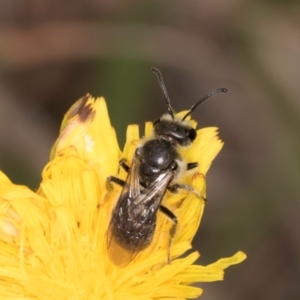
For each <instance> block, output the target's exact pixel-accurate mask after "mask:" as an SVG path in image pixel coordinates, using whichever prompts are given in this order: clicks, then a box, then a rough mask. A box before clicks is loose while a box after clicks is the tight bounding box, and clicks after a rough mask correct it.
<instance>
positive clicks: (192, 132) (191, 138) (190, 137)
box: [187, 128, 197, 141]
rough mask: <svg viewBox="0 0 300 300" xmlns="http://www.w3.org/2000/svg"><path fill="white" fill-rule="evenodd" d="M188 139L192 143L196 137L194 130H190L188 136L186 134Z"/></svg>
mask: <svg viewBox="0 0 300 300" xmlns="http://www.w3.org/2000/svg"><path fill="white" fill-rule="evenodd" d="M187 136H188V138H189V139H190V140H191V141H194V140H195V138H196V136H197V131H196V130H195V129H194V128H191V129H190V130H189V131H188V134H187Z"/></svg>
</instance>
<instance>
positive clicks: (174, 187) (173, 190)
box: [168, 183, 207, 202]
mask: <svg viewBox="0 0 300 300" xmlns="http://www.w3.org/2000/svg"><path fill="white" fill-rule="evenodd" d="M180 189H181V190H185V191H188V192H192V193H194V194H195V195H196V196H197V197H198V198H200V199H203V201H204V202H206V201H207V199H206V198H204V197H203V196H201V195H200V194H199V192H198V191H197V190H195V189H194V188H193V187H192V186H190V185H187V184H180V183H175V184H173V185H172V186H169V187H168V190H169V191H170V192H171V193H174V194H177V193H178V190H180Z"/></svg>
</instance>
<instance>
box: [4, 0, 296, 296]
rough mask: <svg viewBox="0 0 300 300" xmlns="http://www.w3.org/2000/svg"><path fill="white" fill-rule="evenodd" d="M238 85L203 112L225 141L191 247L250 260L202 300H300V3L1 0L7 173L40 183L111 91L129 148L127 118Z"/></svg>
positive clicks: (208, 288)
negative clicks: (70, 126) (60, 145)
mask: <svg viewBox="0 0 300 300" xmlns="http://www.w3.org/2000/svg"><path fill="white" fill-rule="evenodd" d="M152 66H155V67H158V68H159V69H160V70H161V71H162V73H163V75H164V79H165V83H166V86H167V88H168V92H169V95H170V98H171V100H172V103H173V106H174V107H175V108H176V109H177V110H179V111H180V110H183V109H187V108H189V107H190V106H191V105H192V104H193V103H194V102H195V101H196V100H198V99H200V98H201V97H203V96H204V95H206V94H207V93H208V92H210V91H212V90H213V89H215V88H218V87H226V88H228V93H226V94H222V95H218V96H217V97H215V98H214V99H211V100H209V101H208V102H206V103H205V104H203V105H202V106H201V107H200V108H199V109H198V110H197V111H195V113H194V114H193V117H194V118H195V119H196V120H198V122H199V126H200V127H205V126H217V127H219V128H220V136H221V138H222V139H223V140H224V141H225V147H224V148H223V150H222V151H221V153H220V155H219V156H218V157H217V159H216V160H215V161H214V163H213V166H212V168H211V169H210V171H209V174H208V199H209V201H208V203H207V206H206V212H205V214H204V218H203V220H202V225H201V227H200V230H199V233H198V235H197V237H196V238H195V240H194V247H195V248H196V249H198V250H199V251H200V252H201V258H200V260H199V263H201V264H203V265H205V264H209V263H211V262H213V261H215V260H216V259H218V258H220V257H226V256H230V255H232V254H234V253H235V252H236V251H237V250H243V251H244V252H246V253H247V255H248V259H247V260H246V261H245V262H243V263H242V264H240V265H237V266H234V267H231V268H229V269H228V270H227V271H226V274H225V280H224V281H222V282H216V283H209V284H201V285H200V286H201V287H203V288H204V294H203V296H202V297H201V299H204V300H205V299H209V300H215V299H230V300H240V299H243V300H248V299H249V300H250V299H251V300H253V299H264V300H269V299H270V300H271V299H272V300H277V299H288V300H289V299H300V284H299V280H300V268H299V265H300V255H299V252H300V235H299V231H298V230H299V229H300V222H299V219H300V218H299V217H300V207H299V203H300V201H299V197H300V187H299V186H300V183H299V178H300V139H299V132H300V118H299V112H300V101H299V95H300V3H299V1H292V0H289V1H282V0H276V1H275V0H273V1H271V0H260V1H245V0H231V1H222V0H190V1H179V0H165V1H158V0H155V1H147V0H145V1H134V0H132V1H130V0H127V1H126V2H125V1H123V2H122V4H120V3H119V1H113V0H111V1H108V0H106V1H100V0H86V1H79V0H72V1H71V0H65V1H58V0H52V1H50V0H48V1H47V0H39V1H28V0H27V1H26V0H25V1H22V2H20V1H14V0H4V1H1V9H0V124H1V126H0V143H1V147H0V168H1V169H2V170H3V171H4V172H5V173H6V174H8V176H9V177H10V178H11V179H12V180H13V181H14V182H15V183H19V184H26V185H29V186H30V187H31V188H32V189H36V188H37V187H38V185H39V181H40V176H41V175H40V174H41V170H42V168H43V166H44V165H45V164H46V163H47V161H48V157H49V152H50V148H51V146H52V144H53V142H54V141H55V138H56V136H57V133H58V131H59V126H60V122H61V120H62V117H63V115H64V113H65V112H66V111H67V109H68V108H69V107H70V105H72V103H74V102H75V101H76V100H77V99H79V98H80V97H81V96H83V95H84V94H86V93H87V92H89V93H91V94H92V95H94V96H105V98H106V100H107V104H108V108H109V112H110V116H111V122H112V124H113V126H114V127H115V128H116V129H117V133H118V138H119V141H120V147H121V148H122V147H123V143H124V138H125V131H126V129H125V128H126V126H127V124H130V123H138V124H140V125H141V132H143V126H144V122H145V121H147V120H155V119H157V118H158V117H159V116H160V115H161V114H162V113H164V112H165V111H166V109H165V103H164V100H163V97H162V95H161V91H160V89H159V86H158V84H157V80H156V78H155V76H154V75H153V74H152V72H151V70H150V68H151V67H152Z"/></svg>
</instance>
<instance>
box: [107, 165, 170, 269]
mask: <svg viewBox="0 0 300 300" xmlns="http://www.w3.org/2000/svg"><path fill="white" fill-rule="evenodd" d="M137 164H138V163H137ZM130 173H131V170H130V172H129V174H128V177H129V176H130V175H132V174H130ZM137 174H138V173H137ZM133 176H135V175H133ZM173 178H174V174H173V172H172V171H170V170H168V171H167V172H165V173H163V174H160V175H159V176H158V178H157V179H156V180H155V181H154V182H153V183H152V184H151V185H150V186H149V187H148V188H147V189H144V190H143V193H140V187H139V188H138V189H136V190H134V188H131V187H130V186H129V189H128V188H126V190H127V191H128V192H129V193H130V192H132V193H134V192H136V191H137V190H138V191H139V195H136V197H135V198H133V199H132V201H131V202H130V204H129V205H128V209H127V211H126V213H125V214H124V215H123V217H124V219H125V222H126V219H127V218H126V215H127V216H128V215H129V214H130V212H132V211H133V210H134V209H136V208H137V207H138V206H139V205H142V204H143V203H146V202H150V201H151V204H150V205H149V207H147V213H148V215H147V218H146V219H145V220H144V222H141V221H139V220H137V222H136V227H135V231H137V232H144V233H143V234H141V235H140V236H139V237H138V238H137V239H136V242H135V244H134V245H131V247H130V249H126V247H124V246H123V245H120V243H118V240H117V238H116V237H114V236H113V232H114V229H115V228H114V227H115V226H120V224H116V223H115V222H114V219H115V218H114V216H115V214H118V213H119V211H118V208H119V207H121V206H122V202H123V201H128V196H127V195H126V192H125V193H124V194H123V193H121V197H122V195H124V198H121V197H120V200H119V203H118V204H117V207H116V209H115V210H114V212H113V217H112V220H111V223H110V228H109V231H108V240H107V242H108V248H109V249H108V250H109V251H108V253H109V256H110V258H111V260H112V261H113V262H114V263H115V264H116V265H118V266H120V267H123V266H125V265H127V264H128V263H129V262H130V261H131V260H132V259H133V258H134V257H135V256H136V255H137V254H138V253H139V252H140V251H141V250H142V249H144V248H145V247H146V246H147V245H148V244H149V243H151V240H152V236H153V230H154V229H155V222H156V219H155V216H156V212H157V210H158V208H159V206H160V203H161V201H162V199H163V196H164V194H165V192H166V190H167V188H168V186H169V184H170V182H171V181H172V180H173ZM127 181H130V180H126V183H127ZM133 182H134V181H133ZM138 182H139V181H138ZM135 183H136V181H135V182H134V184H135ZM124 189H125V187H124V188H123V190H124ZM131 189H132V191H130V190H131ZM122 192H123V191H122ZM137 224H139V225H138V226H137Z"/></svg>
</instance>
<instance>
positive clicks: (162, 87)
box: [151, 68, 174, 119]
mask: <svg viewBox="0 0 300 300" xmlns="http://www.w3.org/2000/svg"><path fill="white" fill-rule="evenodd" d="M151 71H152V72H153V73H155V75H156V77H157V80H158V83H159V86H160V88H161V91H162V93H163V95H164V98H165V100H166V104H167V109H168V113H169V114H170V115H171V117H172V119H174V110H173V108H172V106H171V101H170V98H169V95H168V92H167V89H166V86H165V83H164V80H163V77H162V74H161V72H160V71H159V70H158V69H157V68H151Z"/></svg>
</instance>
